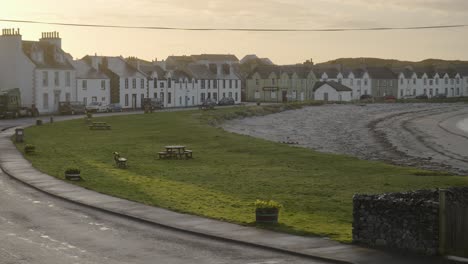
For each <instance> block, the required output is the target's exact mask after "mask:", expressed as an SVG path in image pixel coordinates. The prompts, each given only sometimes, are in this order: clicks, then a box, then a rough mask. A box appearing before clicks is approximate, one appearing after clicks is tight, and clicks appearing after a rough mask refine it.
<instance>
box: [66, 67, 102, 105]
mask: <svg viewBox="0 0 468 264" xmlns="http://www.w3.org/2000/svg"><path fill="white" fill-rule="evenodd" d="M73 66H74V67H75V69H76V93H77V101H80V102H83V104H84V105H85V106H86V105H89V104H90V103H92V102H100V103H102V104H103V105H108V104H109V103H110V78H109V76H107V75H106V74H105V73H104V72H103V71H102V70H101V69H99V67H96V68H95V67H92V66H91V65H89V64H88V63H87V62H86V61H84V60H76V61H74V62H73Z"/></svg>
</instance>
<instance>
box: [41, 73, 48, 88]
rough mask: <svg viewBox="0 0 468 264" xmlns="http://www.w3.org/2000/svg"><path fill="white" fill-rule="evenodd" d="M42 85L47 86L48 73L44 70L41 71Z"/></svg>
mask: <svg viewBox="0 0 468 264" xmlns="http://www.w3.org/2000/svg"><path fill="white" fill-rule="evenodd" d="M42 86H44V87H47V86H49V73H48V72H46V71H44V72H42Z"/></svg>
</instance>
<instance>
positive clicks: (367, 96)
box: [361, 94, 372, 100]
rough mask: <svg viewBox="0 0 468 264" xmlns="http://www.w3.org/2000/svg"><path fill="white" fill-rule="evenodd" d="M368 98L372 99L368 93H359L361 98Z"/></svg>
mask: <svg viewBox="0 0 468 264" xmlns="http://www.w3.org/2000/svg"><path fill="white" fill-rule="evenodd" d="M368 99H372V95H370V94H363V95H361V100H368Z"/></svg>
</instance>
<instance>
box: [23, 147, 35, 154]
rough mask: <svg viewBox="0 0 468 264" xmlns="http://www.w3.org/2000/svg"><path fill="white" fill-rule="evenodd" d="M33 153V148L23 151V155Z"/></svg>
mask: <svg viewBox="0 0 468 264" xmlns="http://www.w3.org/2000/svg"><path fill="white" fill-rule="evenodd" d="M35 151H36V149H34V148H33V149H24V153H26V154H32V153H34V152H35Z"/></svg>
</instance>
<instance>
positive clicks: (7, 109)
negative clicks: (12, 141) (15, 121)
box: [0, 88, 33, 118]
mask: <svg viewBox="0 0 468 264" xmlns="http://www.w3.org/2000/svg"><path fill="white" fill-rule="evenodd" d="M32 114H33V110H32V108H29V107H24V106H21V92H20V90H19V89H18V88H14V89H9V90H4V91H0V118H17V117H20V116H30V115H32Z"/></svg>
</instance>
